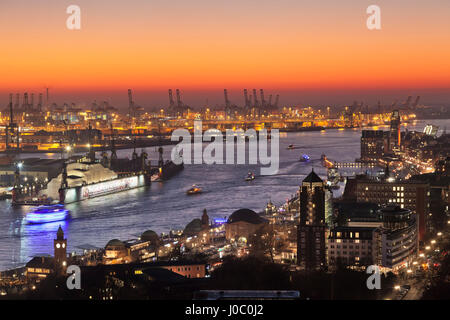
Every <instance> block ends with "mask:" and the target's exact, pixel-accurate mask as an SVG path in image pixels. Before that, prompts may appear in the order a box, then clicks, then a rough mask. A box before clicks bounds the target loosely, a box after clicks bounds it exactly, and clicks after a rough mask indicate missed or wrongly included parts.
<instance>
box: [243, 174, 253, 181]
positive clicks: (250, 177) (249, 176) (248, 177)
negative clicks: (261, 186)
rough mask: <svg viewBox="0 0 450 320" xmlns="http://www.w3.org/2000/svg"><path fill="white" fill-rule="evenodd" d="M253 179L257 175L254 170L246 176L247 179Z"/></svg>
mask: <svg viewBox="0 0 450 320" xmlns="http://www.w3.org/2000/svg"><path fill="white" fill-rule="evenodd" d="M252 180H255V175H254V174H253V172H249V173H248V174H247V176H246V177H245V181H252Z"/></svg>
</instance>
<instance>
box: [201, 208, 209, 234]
mask: <svg viewBox="0 0 450 320" xmlns="http://www.w3.org/2000/svg"><path fill="white" fill-rule="evenodd" d="M202 229H203V230H205V229H209V217H208V213H207V212H206V209H203V215H202Z"/></svg>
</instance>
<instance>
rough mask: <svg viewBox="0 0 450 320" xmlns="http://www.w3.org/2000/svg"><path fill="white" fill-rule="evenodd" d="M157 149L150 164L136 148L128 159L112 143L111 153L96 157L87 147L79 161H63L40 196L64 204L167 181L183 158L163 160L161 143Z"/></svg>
mask: <svg viewBox="0 0 450 320" xmlns="http://www.w3.org/2000/svg"><path fill="white" fill-rule="evenodd" d="M158 151H159V161H158V165H157V166H156V167H152V166H151V164H150V162H149V161H147V158H148V155H147V153H146V152H145V151H144V150H142V151H141V154H140V155H139V154H138V153H137V152H136V149H135V150H134V151H133V154H132V158H131V159H128V158H125V159H118V158H117V154H116V151H115V148H114V143H113V142H112V143H111V156H110V157H108V154H107V153H106V152H103V154H102V157H101V159H95V152H94V151H93V150H92V149H90V150H89V153H88V154H87V156H85V157H83V158H81V159H79V160H78V161H72V162H66V163H65V164H64V166H63V170H62V172H61V173H60V174H59V175H58V176H57V177H55V178H53V179H52V180H50V181H49V182H48V184H47V188H46V189H43V190H41V191H40V197H41V198H45V199H49V200H50V201H51V202H52V203H56V202H59V203H61V204H67V203H72V202H77V201H82V200H86V199H90V198H95V197H100V196H104V195H108V194H113V193H117V192H122V191H126V190H131V189H135V188H140V187H144V186H149V185H150V184H151V182H152V180H157V181H159V180H167V179H169V178H170V177H172V176H174V175H175V174H176V173H178V172H179V171H181V170H182V169H183V161H182V158H180V159H178V160H179V161H177V162H178V163H179V164H175V163H174V162H173V161H170V160H169V161H165V162H164V161H163V158H162V153H163V149H162V147H161V146H160V147H159V150H158ZM180 157H181V156H180ZM155 177H156V178H157V179H155ZM50 201H49V202H50Z"/></svg>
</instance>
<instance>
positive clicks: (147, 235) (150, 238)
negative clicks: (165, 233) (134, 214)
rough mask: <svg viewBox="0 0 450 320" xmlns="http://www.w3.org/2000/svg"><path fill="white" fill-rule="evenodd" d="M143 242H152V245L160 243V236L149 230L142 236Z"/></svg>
mask: <svg viewBox="0 0 450 320" xmlns="http://www.w3.org/2000/svg"><path fill="white" fill-rule="evenodd" d="M141 240H142V241H150V242H152V243H155V242H159V236H158V234H157V233H156V232H155V231H153V230H147V231H145V232H144V233H143V234H142V235H141Z"/></svg>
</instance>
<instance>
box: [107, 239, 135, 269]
mask: <svg viewBox="0 0 450 320" xmlns="http://www.w3.org/2000/svg"><path fill="white" fill-rule="evenodd" d="M128 256H129V254H128V248H127V246H126V245H125V243H124V242H122V241H120V240H119V239H112V240H110V241H109V242H108V243H107V244H106V246H105V256H104V259H105V263H106V264H114V263H127V262H129V261H128V260H129V259H128Z"/></svg>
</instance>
